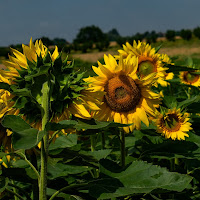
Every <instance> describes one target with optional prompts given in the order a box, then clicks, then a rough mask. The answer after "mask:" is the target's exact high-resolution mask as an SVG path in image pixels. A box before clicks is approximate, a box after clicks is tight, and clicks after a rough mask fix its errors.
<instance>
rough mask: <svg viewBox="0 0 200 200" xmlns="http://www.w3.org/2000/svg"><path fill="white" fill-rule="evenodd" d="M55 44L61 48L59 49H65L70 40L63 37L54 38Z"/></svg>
mask: <svg viewBox="0 0 200 200" xmlns="http://www.w3.org/2000/svg"><path fill="white" fill-rule="evenodd" d="M52 42H53V45H56V46H57V47H58V49H59V51H61V50H63V48H64V47H65V46H66V45H67V44H69V42H67V41H66V40H65V39H63V38H54V39H53V41H52Z"/></svg>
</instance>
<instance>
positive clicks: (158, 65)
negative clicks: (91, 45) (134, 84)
mask: <svg viewBox="0 0 200 200" xmlns="http://www.w3.org/2000/svg"><path fill="white" fill-rule="evenodd" d="M118 52H119V54H120V55H122V57H123V58H127V56H128V55H131V56H137V57H138V69H137V74H138V75H139V76H140V77H144V76H147V75H149V74H151V73H156V78H157V81H156V82H155V84H154V85H155V86H157V84H160V85H162V86H164V87H166V86H167V84H168V83H167V82H166V76H167V73H166V70H167V69H168V68H166V67H164V65H165V64H170V63H171V60H170V58H169V57H168V56H167V55H166V54H158V53H156V50H155V48H152V47H151V45H149V44H146V43H145V42H140V41H138V43H137V42H136V41H134V42H133V46H131V45H130V44H129V43H128V42H126V45H123V50H118ZM120 55H119V56H115V57H116V58H119V57H120Z"/></svg>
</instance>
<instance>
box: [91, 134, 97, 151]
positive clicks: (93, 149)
mask: <svg viewBox="0 0 200 200" xmlns="http://www.w3.org/2000/svg"><path fill="white" fill-rule="evenodd" d="M95 136H96V135H91V136H90V141H91V151H92V152H93V151H95V139H96V137H95Z"/></svg>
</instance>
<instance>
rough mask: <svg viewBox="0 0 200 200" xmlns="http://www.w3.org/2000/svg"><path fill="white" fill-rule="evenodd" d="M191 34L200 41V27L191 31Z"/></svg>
mask: <svg viewBox="0 0 200 200" xmlns="http://www.w3.org/2000/svg"><path fill="white" fill-rule="evenodd" d="M193 33H194V35H195V36H196V37H197V38H198V39H200V27H196V28H195V29H194V30H193Z"/></svg>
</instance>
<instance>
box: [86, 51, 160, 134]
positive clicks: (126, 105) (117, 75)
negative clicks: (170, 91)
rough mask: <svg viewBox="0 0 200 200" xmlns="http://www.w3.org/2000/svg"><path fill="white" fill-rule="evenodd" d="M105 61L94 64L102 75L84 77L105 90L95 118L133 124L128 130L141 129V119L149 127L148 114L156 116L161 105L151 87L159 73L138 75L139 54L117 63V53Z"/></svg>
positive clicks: (94, 85) (96, 86)
mask: <svg viewBox="0 0 200 200" xmlns="http://www.w3.org/2000/svg"><path fill="white" fill-rule="evenodd" d="M104 60H105V65H102V64H101V63H100V62H98V67H95V66H93V70H94V72H95V73H96V74H97V75H98V76H94V77H89V78H86V79H84V80H85V81H86V82H88V83H89V84H90V87H91V89H93V91H95V92H98V91H102V92H104V95H103V97H102V98H100V99H99V101H100V102H101V105H100V110H98V111H95V112H94V116H93V117H94V118H95V119H97V120H100V121H114V122H117V123H122V124H132V125H131V126H129V127H124V130H125V132H127V133H128V132H129V131H133V129H134V128H136V129H140V127H141V121H142V122H144V124H146V126H149V120H148V115H152V116H154V114H155V108H154V105H156V104H159V97H160V96H159V94H157V93H154V92H152V91H151V88H150V87H151V85H152V83H153V82H154V81H155V78H154V75H155V74H154V73H151V74H150V75H148V76H145V77H142V78H138V76H137V74H136V72H137V68H138V59H137V57H135V56H128V57H127V59H126V60H123V58H122V57H121V58H120V59H119V63H117V61H116V59H115V58H114V57H113V56H111V55H109V56H106V55H104ZM96 98H98V95H97V97H96Z"/></svg>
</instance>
